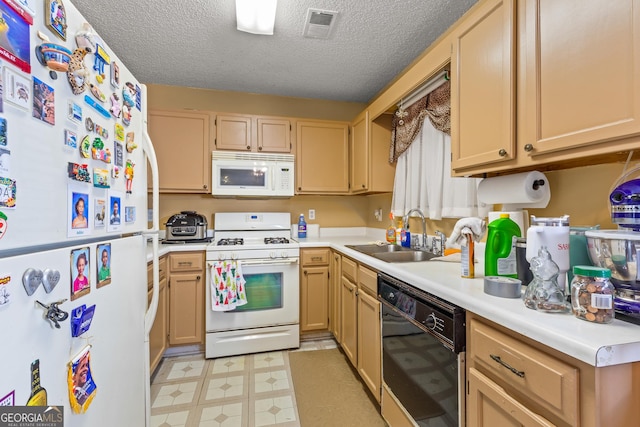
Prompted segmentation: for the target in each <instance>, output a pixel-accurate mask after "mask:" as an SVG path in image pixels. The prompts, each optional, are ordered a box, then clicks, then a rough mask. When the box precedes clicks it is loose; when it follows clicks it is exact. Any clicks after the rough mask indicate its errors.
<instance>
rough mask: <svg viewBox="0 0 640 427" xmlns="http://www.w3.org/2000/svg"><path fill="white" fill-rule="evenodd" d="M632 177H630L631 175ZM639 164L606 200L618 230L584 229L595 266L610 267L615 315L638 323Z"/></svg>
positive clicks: (639, 293) (615, 185)
mask: <svg viewBox="0 0 640 427" xmlns="http://www.w3.org/2000/svg"><path fill="white" fill-rule="evenodd" d="M634 174H635V175H636V178H635V179H629V178H630V177H631V176H632V175H634ZM638 175H640V166H636V167H635V168H633V169H631V170H629V171H628V172H627V173H624V174H623V175H622V176H621V177H620V178H619V179H618V181H617V182H616V183H615V184H614V186H613V190H612V192H611V195H610V196H609V203H610V204H611V221H612V222H613V223H614V224H618V226H619V229H618V230H587V231H585V235H586V237H587V248H588V252H589V258H590V259H591V262H592V263H593V265H595V266H596V267H602V268H608V269H609V270H611V282H612V283H613V286H614V287H615V289H616V292H615V299H614V304H615V312H616V318H619V319H621V320H626V321H630V322H632V323H638V324H640V275H639V271H638V268H637V265H638V258H639V256H640V178H638V177H637V176H638Z"/></svg>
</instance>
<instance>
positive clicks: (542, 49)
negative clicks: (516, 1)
mask: <svg viewBox="0 0 640 427" xmlns="http://www.w3.org/2000/svg"><path fill="white" fill-rule="evenodd" d="M525 4H526V8H525V27H526V33H524V36H523V37H525V38H526V39H525V41H526V43H525V53H526V68H525V70H524V71H525V90H526V92H525V94H526V96H525V111H526V140H525V141H523V143H524V144H526V145H525V147H527V149H528V150H529V153H530V154H531V156H533V157H535V156H537V155H539V154H546V153H550V152H554V151H560V150H566V149H571V148H575V147H585V146H595V145H598V144H599V145H602V144H603V143H605V142H607V141H611V140H616V139H620V138H624V137H627V136H630V135H634V134H639V133H640V1H638V0H619V1H615V2H611V1H604V0H596V1H587V2H585V1H580V0H562V1H551V2H545V1H540V0H527V1H526V2H525ZM606 145H607V146H608V147H607V149H608V148H610V147H615V144H606ZM603 149H604V147H603Z"/></svg>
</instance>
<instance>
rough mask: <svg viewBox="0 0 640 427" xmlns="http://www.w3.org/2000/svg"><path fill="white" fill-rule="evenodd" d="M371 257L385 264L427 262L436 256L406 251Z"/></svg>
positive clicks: (422, 252)
mask: <svg viewBox="0 0 640 427" xmlns="http://www.w3.org/2000/svg"><path fill="white" fill-rule="evenodd" d="M371 256H372V257H374V258H378V259H381V260H382V261H386V262H418V261H429V260H430V259H431V258H435V257H436V256H437V255H435V254H432V253H431V252H425V251H417V250H413V249H411V250H408V251H402V252H386V253H382V252H379V253H375V254H371Z"/></svg>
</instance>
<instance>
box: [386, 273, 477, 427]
mask: <svg viewBox="0 0 640 427" xmlns="http://www.w3.org/2000/svg"><path fill="white" fill-rule="evenodd" d="M378 300H380V302H382V378H383V381H384V383H385V384H386V386H387V388H388V389H389V390H390V391H391V394H393V396H394V397H395V398H396V400H397V401H398V402H399V403H400V404H401V405H402V406H403V407H404V408H405V410H406V411H407V412H408V413H409V414H410V415H411V417H412V418H413V419H414V420H415V422H416V423H417V424H418V425H419V426H452V427H454V426H458V425H459V422H461V424H460V425H464V409H465V408H464V405H465V399H464V398H465V394H464V391H465V387H464V383H465V380H464V378H465V368H464V357H465V311H464V309H463V308H461V307H458V306H456V305H454V304H451V303H449V302H447V301H444V300H443V299H441V298H438V297H436V296H434V295H431V294H429V293H427V292H424V291H422V290H420V289H417V288H415V287H413V286H411V285H409V284H407V283H404V282H402V281H400V280H398V279H395V278H393V277H391V276H388V275H386V274H384V273H379V274H378Z"/></svg>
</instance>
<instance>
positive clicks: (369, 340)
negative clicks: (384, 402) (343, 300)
mask: <svg viewBox="0 0 640 427" xmlns="http://www.w3.org/2000/svg"><path fill="white" fill-rule="evenodd" d="M376 294H377V275H376V273H375V272H374V271H372V270H370V269H368V268H366V267H364V266H362V265H361V266H359V268H358V292H357V294H356V296H357V298H358V373H359V374H360V377H361V378H362V380H363V381H364V383H365V384H366V385H367V387H369V390H370V391H371V393H372V394H373V396H374V397H375V398H376V400H377V401H378V403H379V402H380V397H381V390H380V387H381V384H382V378H381V373H382V364H381V351H382V350H381V349H382V331H381V326H380V302H379V301H378V299H377V298H376Z"/></svg>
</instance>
